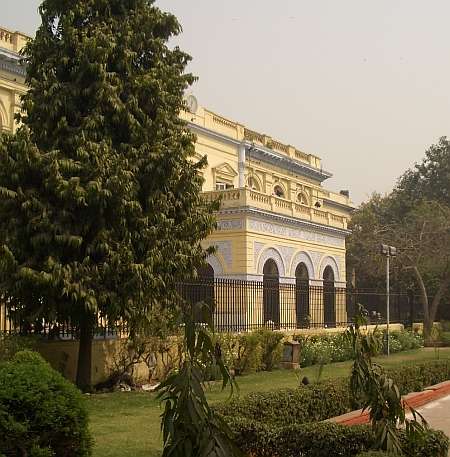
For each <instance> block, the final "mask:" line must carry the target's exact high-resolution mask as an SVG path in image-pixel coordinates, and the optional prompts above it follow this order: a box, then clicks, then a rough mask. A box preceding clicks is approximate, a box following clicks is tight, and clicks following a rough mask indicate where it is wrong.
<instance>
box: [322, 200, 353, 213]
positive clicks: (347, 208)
mask: <svg viewBox="0 0 450 457" xmlns="http://www.w3.org/2000/svg"><path fill="white" fill-rule="evenodd" d="M323 201H324V203H326V204H327V205H328V206H332V207H333V208H338V209H341V210H342V209H343V210H344V211H350V212H353V211H355V207H354V206H353V205H346V204H344V203H339V202H335V201H334V200H329V199H328V198H324V199H323Z"/></svg>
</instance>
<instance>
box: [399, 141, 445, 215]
mask: <svg viewBox="0 0 450 457" xmlns="http://www.w3.org/2000/svg"><path fill="white" fill-rule="evenodd" d="M449 176H450V142H449V140H448V138H446V137H442V138H440V139H439V142H438V143H437V144H433V145H431V147H430V148H429V149H428V150H427V151H426V152H425V158H424V159H423V160H422V162H420V163H418V164H415V165H414V167H413V169H410V170H407V171H406V172H405V173H404V174H403V176H402V177H401V178H400V180H399V182H398V184H397V186H396V188H395V190H394V193H395V195H396V196H398V197H399V198H401V199H402V201H404V202H405V206H406V207H407V208H408V207H409V206H412V205H414V203H415V202H417V201H419V200H436V201H439V202H441V203H443V204H445V205H447V206H449V207H450V182H449ZM408 202H409V205H408Z"/></svg>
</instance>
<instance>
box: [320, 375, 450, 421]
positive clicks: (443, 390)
mask: <svg viewBox="0 0 450 457" xmlns="http://www.w3.org/2000/svg"><path fill="white" fill-rule="evenodd" d="M447 395H450V381H444V382H441V383H439V384H435V385H434V386H430V387H427V388H426V389H424V390H423V391H422V392H412V393H410V394H408V395H404V396H403V397H402V399H403V401H404V403H405V406H406V409H410V408H414V409H417V408H419V407H421V406H423V405H426V404H427V403H430V402H432V401H435V400H439V399H440V398H442V397H446V396H447ZM327 422H335V423H337V424H343V425H360V424H368V423H369V411H367V410H366V411H364V412H363V411H362V409H358V410H356V411H351V412H349V413H346V414H342V415H341V416H336V417H332V418H330V419H327Z"/></svg>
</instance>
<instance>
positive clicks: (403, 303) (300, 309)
mask: <svg viewBox="0 0 450 457" xmlns="http://www.w3.org/2000/svg"><path fill="white" fill-rule="evenodd" d="M178 292H179V297H180V303H179V304H180V306H183V305H185V304H186V303H196V302H200V301H203V302H206V303H209V304H214V316H213V317H214V324H215V328H216V330H218V331H220V332H245V331H251V330H255V329H259V328H263V327H266V328H271V329H274V330H297V329H298V330H300V329H326V328H334V327H345V326H348V325H349V324H351V323H352V322H353V320H354V317H355V313H356V311H357V305H358V304H361V305H362V306H363V307H364V308H365V310H366V313H367V317H368V319H369V321H370V323H373V324H375V323H385V322H386V293H385V292H383V291H374V290H357V289H351V288H348V287H347V288H345V287H335V285H334V284H333V283H326V284H324V285H323V286H314V285H310V284H309V283H308V282H307V281H300V280H297V281H295V279H294V280H293V281H292V282H283V281H279V280H278V279H277V278H272V279H266V280H265V281H263V282H258V281H243V280H233V279H208V280H196V281H195V282H185V283H183V284H180V285H179V286H178ZM422 318H423V315H422V312H421V307H420V304H419V301H418V298H417V297H416V296H415V295H414V294H413V293H391V294H390V321H391V322H393V323H403V324H406V325H408V324H411V323H413V322H420V321H421V320H422ZM0 331H3V332H19V333H27V334H30V333H34V334H41V335H44V336H46V337H48V338H49V339H52V338H54V339H76V338H77V337H78V331H77V328H76V327H74V326H72V325H71V324H70V323H69V322H58V321H51V322H47V321H44V320H41V321H34V322H29V321H28V320H27V319H26V318H25V317H23V316H22V317H21V316H20V315H19V314H17V313H14V312H13V310H8V308H7V306H0ZM126 334H127V327H126V324H115V325H110V324H108V322H107V321H106V320H105V319H103V318H101V317H99V318H98V319H97V326H96V328H95V330H94V337H95V338H117V337H121V336H124V335H126Z"/></svg>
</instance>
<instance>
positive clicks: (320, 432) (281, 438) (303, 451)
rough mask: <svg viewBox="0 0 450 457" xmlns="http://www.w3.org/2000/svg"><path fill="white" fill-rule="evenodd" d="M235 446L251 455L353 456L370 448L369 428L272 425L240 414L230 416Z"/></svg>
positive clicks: (329, 424)
mask: <svg viewBox="0 0 450 457" xmlns="http://www.w3.org/2000/svg"><path fill="white" fill-rule="evenodd" d="M229 424H230V427H231V428H232V430H233V431H234V432H235V440H236V443H237V445H238V446H239V447H240V448H241V449H242V450H243V451H244V452H246V453H248V454H250V455H253V456H254V457H272V456H280V457H296V456H299V455H307V456H308V457H334V456H353V455H356V454H358V453H359V452H360V451H362V450H365V449H367V448H370V447H371V446H372V444H373V441H374V439H373V435H372V433H371V431H370V429H369V428H368V427H362V426H355V427H347V426H342V425H337V424H333V423H326V422H313V423H308V424H296V425H295V424H293V425H289V426H286V427H272V426H267V425H264V424H263V423H261V422H256V421H251V420H248V419H243V418H240V417H236V418H230V419H229Z"/></svg>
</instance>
